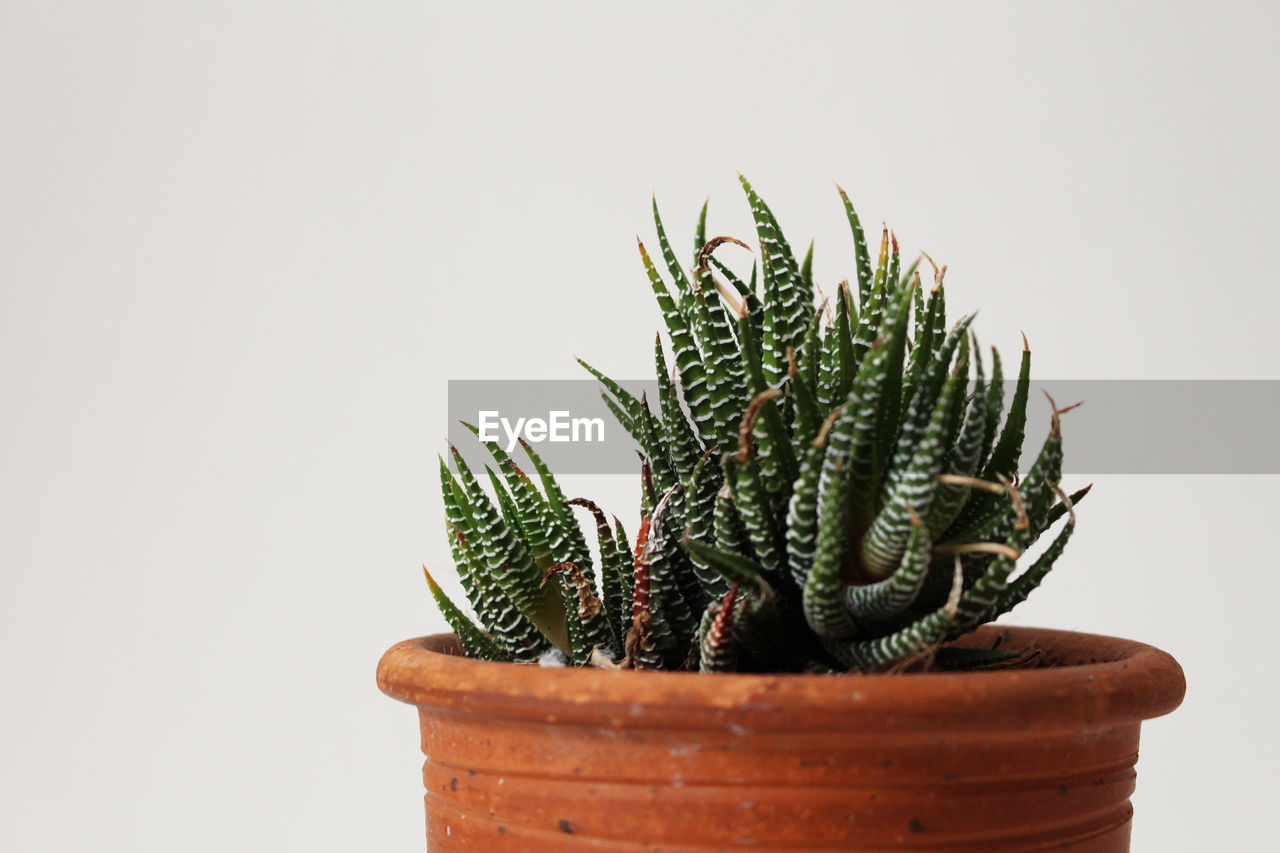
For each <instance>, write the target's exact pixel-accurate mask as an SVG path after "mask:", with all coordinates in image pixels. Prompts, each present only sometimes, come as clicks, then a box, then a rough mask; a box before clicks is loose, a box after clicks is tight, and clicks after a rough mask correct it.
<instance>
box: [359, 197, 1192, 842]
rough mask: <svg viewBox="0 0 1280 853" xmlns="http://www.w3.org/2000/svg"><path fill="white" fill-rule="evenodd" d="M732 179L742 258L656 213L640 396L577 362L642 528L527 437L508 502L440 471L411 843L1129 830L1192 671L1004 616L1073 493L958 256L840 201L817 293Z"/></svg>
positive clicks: (492, 477) (503, 470)
mask: <svg viewBox="0 0 1280 853" xmlns="http://www.w3.org/2000/svg"><path fill="white" fill-rule="evenodd" d="M742 185H743V188H744V189H745V191H746V195H747V198H748V201H749V203H750V205H751V211H752V214H753V218H754V221H755V225H756V229H757V232H758V237H759V257H758V259H757V262H756V263H753V265H752V271H751V274H750V276H747V277H742V276H739V275H736V274H735V273H734V272H733V270H732V268H731V267H730V266H729V264H727V263H725V262H723V261H722V260H721V259H720V257H719V256H718V250H720V249H721V247H724V246H726V245H727V244H737V245H738V246H742V247H744V248H745V247H746V244H745V243H743V242H742V241H740V240H737V239H735V238H730V237H714V238H712V239H708V237H707V233H706V207H705V206H704V207H703V210H702V215H701V216H700V218H699V224H698V233H697V236H696V240H695V255H694V257H693V258H692V259H691V263H690V265H689V267H688V268H686V267H685V266H684V265H683V264H682V263H681V262H680V261H679V260H678V259H677V257H676V254H675V252H674V251H673V250H672V248H671V245H670V243H669V241H668V239H667V236H666V233H665V230H664V228H663V225H662V221H661V219H660V218H659V216H658V212H657V206H656V204H655V207H654V221H655V225H656V229H657V236H658V246H659V248H660V250H661V258H662V266H664V267H665V268H666V271H667V273H668V274H669V278H670V283H668V282H667V281H666V280H664V277H663V275H662V273H661V272H660V271H659V269H658V265H657V264H655V263H654V261H653V260H652V259H651V258H650V256H649V254H648V252H647V251H646V249H645V247H644V245H643V244H641V246H640V254H641V258H642V260H643V263H644V268H645V271H646V273H647V276H648V279H649V282H650V284H651V286H652V288H653V291H654V293H655V295H656V296H657V300H658V304H659V307H660V309H661V311H662V315H663V319H664V321H665V324H666V327H667V332H668V336H669V340H670V346H671V352H672V361H673V362H674V370H673V371H672V372H671V373H669V372H668V365H667V361H666V355H665V352H664V348H663V345H662V342H661V340H659V342H658V344H657V346H656V348H655V362H656V368H657V376H658V382H659V389H660V390H659V394H658V397H659V399H658V401H657V403H656V406H651V405H650V403H649V401H648V400H646V399H644V398H643V397H642V398H640V399H637V398H635V397H634V396H632V395H631V394H630V393H629V392H628V391H627V390H626V389H624V388H623V387H622V386H621V385H619V384H618V383H616V382H614V381H613V380H611V379H609V378H608V377H607V376H605V375H604V374H602V373H600V372H599V371H597V370H596V369H595V368H593V367H590V366H588V368H587V369H588V370H590V371H591V372H592V373H593V374H594V375H595V376H596V377H597V378H598V379H599V381H600V382H601V383H602V385H603V387H604V389H605V392H606V395H605V396H606V401H607V402H608V403H609V405H610V408H611V410H612V411H613V413H614V414H615V416H616V417H617V419H618V420H619V422H620V423H621V424H622V425H623V426H624V427H625V428H626V430H627V431H628V432H629V433H630V435H631V436H632V437H634V439H635V440H636V442H637V443H638V444H639V446H640V448H641V450H642V458H643V466H642V467H643V470H642V472H641V491H642V521H641V524H640V527H639V529H638V530H637V532H636V535H635V541H634V547H633V546H632V543H631V542H630V541H629V539H628V537H627V534H626V532H625V531H624V530H623V527H622V525H621V523H619V522H618V521H617V520H616V519H615V520H614V521H613V522H612V523H610V521H609V519H608V517H607V516H606V515H605V513H604V512H603V511H602V510H601V509H600V508H598V507H597V506H595V505H594V504H593V503H591V502H590V501H587V500H582V499H574V500H570V499H568V497H567V496H566V495H565V494H564V493H563V491H562V490H561V489H560V487H559V486H558V485H557V483H556V481H555V479H554V477H553V476H552V474H551V472H550V471H549V470H548V469H547V466H546V465H545V464H544V463H543V462H542V460H541V459H540V458H539V457H538V455H537V454H536V453H535V452H533V450H532V448H530V447H528V446H527V445H525V448H524V449H525V454H526V456H527V457H528V458H529V461H530V463H531V465H532V468H533V472H534V474H535V475H536V482H535V478H534V477H530V476H529V475H527V474H526V473H525V472H524V470H522V469H521V467H519V465H518V463H517V462H516V461H515V460H513V459H512V458H511V457H510V456H509V455H508V454H507V453H506V452H505V451H504V450H503V449H502V448H501V447H499V446H498V445H497V444H494V443H492V442H486V444H487V447H488V450H489V452H490V453H491V454H492V457H493V460H494V463H495V464H494V469H493V470H489V471H488V472H487V479H488V480H489V486H490V491H491V492H492V495H490V491H486V489H484V488H482V486H481V483H480V480H479V478H478V477H477V476H476V475H475V474H474V473H473V472H472V471H471V470H470V468H469V467H468V466H467V465H466V463H465V462H464V461H463V460H462V458H461V456H460V455H458V453H457V451H456V449H454V450H453V455H454V468H453V470H451V469H450V467H449V466H447V465H446V463H445V462H444V460H443V459H442V460H441V463H440V466H441V467H440V476H441V482H442V485H443V495H444V505H445V512H446V516H447V529H448V535H449V539H450V543H451V547H452V550H453V557H454V560H455V564H456V566H457V570H458V575H459V578H460V580H461V583H462V587H463V589H464V591H465V593H466V595H467V598H468V599H469V601H470V602H471V605H472V608H473V610H474V613H475V617H476V619H477V620H478V622H477V621H472V619H471V617H469V616H468V615H466V614H465V613H463V612H462V610H460V609H459V608H458V607H457V606H456V605H455V604H454V603H453V602H451V601H450V600H448V598H446V597H445V596H444V594H443V593H442V592H441V590H440V588H439V586H438V585H436V583H435V582H434V580H433V579H432V578H431V576H430V575H429V574H428V576H427V581H428V584H429V586H430V590H431V593H432V594H433V595H434V597H435V599H436V601H437V603H438V605H439V607H440V609H441V610H442V612H443V614H444V616H445V617H446V619H447V620H448V622H449V624H450V625H451V626H452V627H453V628H454V632H455V633H454V634H449V635H437V636H432V637H425V638H419V639H415V640H409V641H406V642H403V643H400V644H398V645H396V646H394V647H393V648H392V649H391V650H389V651H388V652H387V653H386V655H385V656H384V657H383V659H382V661H381V664H380V665H379V669H378V683H379V686H380V687H381V688H382V690H383V691H385V692H386V693H388V694H389V695H391V696H393V697H395V698H397V699H400V700H402V701H405V702H408V703H410V704H412V705H415V706H417V708H418V710H419V719H420V723H421V734H422V750H423V752H424V754H425V755H426V758H427V760H426V763H425V765H424V769H423V779H424V783H425V787H426V810H427V838H428V846H429V848H430V849H432V850H441V851H448V850H485V851H490V850H493V851H499V850H537V851H544V850H576V849H584V850H585V849H592V850H620V851H621V850H641V849H644V850H673V851H674V850H681V851H685V850H715V849H727V848H731V847H739V846H747V847H755V848H757V849H765V850H771V851H776V850H790V849H796V850H800V849H803V850H864V851H871V850H885V849H897V848H910V849H916V850H943V849H945V850H948V851H997V850H999V851H1006V850H1042V849H1054V850H1059V849H1071V850H1078V851H1118V850H1126V849H1128V838H1129V826H1130V817H1131V808H1130V805H1129V796H1130V794H1131V792H1132V791H1133V786H1134V769H1133V768H1134V762H1135V760H1136V757H1137V744H1138V729H1139V724H1140V722H1141V721H1142V720H1144V719H1148V718H1150V717H1154V716H1158V715H1160V714H1164V713H1167V712H1169V711H1171V710H1172V709H1173V708H1175V707H1176V706H1177V705H1178V703H1179V702H1180V701H1181V698H1182V694H1183V690H1184V682H1183V677H1182V672H1181V670H1180V668H1179V667H1178V665H1177V663H1176V662H1175V661H1174V660H1173V659H1172V658H1170V657H1169V656H1168V655H1166V654H1164V653H1163V652H1161V651H1158V650H1156V649H1153V648H1151V647H1149V646H1145V645H1142V644H1140V643H1134V642H1130V641H1126V640H1118V639H1114V638H1107V637H1098V636H1092V635H1087V634H1078V633H1071V632H1063V631H1051V630H1041V629H1030V628H1002V627H1000V626H995V625H991V624H988V623H990V622H992V620H994V619H996V618H997V617H998V616H1000V615H1001V614H1003V613H1005V612H1007V611H1008V610H1009V609H1011V608H1012V607H1014V606H1016V605H1017V604H1019V603H1020V602H1021V601H1023V600H1024V599H1025V598H1026V597H1027V595H1029V594H1030V593H1031V592H1032V591H1033V590H1034V589H1035V588H1036V587H1037V586H1038V585H1039V584H1040V582H1041V581H1042V580H1043V579H1044V577H1045V575H1046V574H1047V573H1048V572H1049V570H1050V569H1051V568H1052V567H1053V565H1054V563H1055V561H1056V560H1057V559H1058V557H1059V556H1060V555H1061V554H1062V552H1063V550H1064V548H1065V547H1066V545H1067V542H1068V540H1069V539H1070V537H1071V534H1072V531H1073V530H1074V525H1075V521H1076V512H1075V507H1076V505H1077V504H1079V503H1080V501H1081V500H1082V499H1083V498H1084V497H1085V495H1086V494H1087V492H1088V489H1087V488H1085V489H1081V490H1079V491H1077V492H1075V493H1074V494H1070V495H1069V494H1067V493H1066V492H1065V491H1064V490H1063V489H1062V488H1061V487H1060V485H1059V480H1060V478H1061V466H1062V433H1061V424H1060V416H1061V414H1063V412H1065V411H1066V409H1061V408H1058V407H1057V405H1056V404H1055V405H1054V406H1053V414H1052V419H1051V423H1050V425H1049V431H1048V435H1047V437H1046V438H1045V440H1044V442H1043V445H1042V447H1041V448H1040V451H1039V453H1038V454H1037V456H1036V458H1035V461H1034V462H1033V463H1032V464H1031V465H1030V467H1029V469H1028V470H1027V471H1026V472H1025V474H1023V475H1022V476H1019V473H1018V465H1019V458H1020V455H1021V449H1022V444H1023V435H1024V429H1025V425H1026V407H1027V400H1028V395H1029V391H1030V351H1029V349H1028V348H1025V347H1024V350H1023V352H1022V354H1021V361H1020V365H1019V368H1018V372H1017V382H1016V390H1015V392H1014V394H1013V397H1012V401H1011V404H1010V406H1009V408H1008V413H1007V415H1005V416H1004V417H1003V421H1002V418H1001V414H1002V412H1003V411H1004V394H1003V384H1004V383H1003V373H1002V365H1001V361H1000V358H999V355H998V353H996V351H995V350H994V349H993V350H992V351H991V357H990V362H989V367H990V375H989V376H990V378H989V379H988V374H987V363H986V360H985V359H984V357H983V354H982V352H981V350H980V349H979V346H978V341H977V338H976V337H975V336H974V334H973V331H972V329H971V326H972V322H973V315H972V314H970V315H967V316H965V317H963V318H961V319H960V320H959V321H958V322H956V323H954V324H951V323H949V322H948V321H947V319H946V308H945V288H944V275H945V272H946V268H945V267H941V268H935V269H934V274H933V276H932V279H933V280H932V284H931V286H929V287H927V288H926V287H925V286H922V283H921V280H920V276H919V271H918V269H917V267H918V264H919V261H917V262H915V263H912V264H910V265H908V266H907V267H906V268H905V269H902V268H901V266H902V265H901V262H900V257H899V251H898V245H897V241H896V239H895V238H894V237H893V236H892V235H891V234H890V233H889V232H888V231H887V230H885V232H884V233H883V235H882V237H881V241H880V250H879V254H878V258H877V259H876V261H875V262H873V261H872V259H871V256H870V253H869V251H868V248H867V244H866V240H865V238H864V234H863V229H862V226H861V224H860V222H859V219H858V216H857V214H856V212H855V211H854V208H853V206H852V204H851V203H850V202H849V199H848V197H847V196H846V195H845V194H844V192H843V191H841V193H840V194H841V197H842V199H843V202H844V207H845V212H846V214H847V217H848V220H849V225H850V228H851V231H852V237H853V245H854V255H855V267H856V278H855V280H854V281H853V282H842V283H841V284H840V285H839V287H838V288H837V289H836V292H835V294H834V295H833V298H832V299H831V300H829V301H827V300H824V301H823V303H822V304H821V305H820V306H818V307H817V309H816V311H815V310H814V304H815V302H817V301H818V300H816V299H815V298H814V292H815V286H814V283H813V276H812V245H811V246H810V249H809V253H808V255H807V256H806V257H805V258H804V260H803V261H798V260H797V258H796V256H795V255H794V254H793V253H792V250H791V248H790V246H789V244H788V242H787V241H786V239H785V238H784V237H783V234H782V231H781V229H780V228H779V226H778V223H777V221H776V219H775V217H774V215H773V213H772V211H771V210H770V209H769V207H768V206H767V205H766V204H765V203H764V202H763V201H762V200H761V199H760V197H759V196H758V195H757V194H756V192H755V191H754V189H753V188H752V187H751V185H750V184H749V183H748V182H747V181H746V180H745V179H743V180H742ZM925 257H926V258H927V256H925ZM929 263H930V265H931V266H932V263H933V262H932V260H929ZM1051 402H1052V401H1051ZM575 510H581V511H584V512H585V513H588V514H589V515H590V516H591V517H592V518H593V519H594V522H595V537H596V542H597V545H598V550H599V559H598V560H596V561H593V559H592V556H591V551H590V549H589V547H588V544H587V541H586V538H585V536H584V534H583V531H582V529H581V528H580V527H579V523H578V518H577V517H575ZM584 517H585V516H584ZM1038 541H1039V542H1040V543H1041V546H1040V549H1039V550H1038V556H1036V557H1035V558H1034V559H1033V560H1032V559H1030V558H1028V559H1027V560H1023V555H1024V554H1026V553H1027V552H1028V550H1029V549H1031V548H1032V547H1033V546H1034V545H1035V544H1036V543H1037V542H1038ZM1025 562H1029V563H1030V565H1020V563H1025ZM539 663H541V664H543V665H542V666H538V665H537V664H539ZM548 664H550V665H548Z"/></svg>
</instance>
